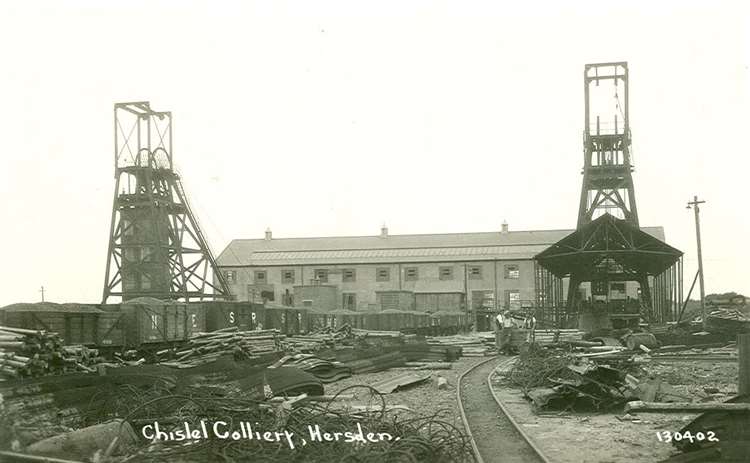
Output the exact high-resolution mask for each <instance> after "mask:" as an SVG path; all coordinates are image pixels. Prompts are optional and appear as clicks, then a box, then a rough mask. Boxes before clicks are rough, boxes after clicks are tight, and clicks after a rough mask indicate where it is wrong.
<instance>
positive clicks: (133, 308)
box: [98, 297, 206, 348]
mask: <svg viewBox="0 0 750 463" xmlns="http://www.w3.org/2000/svg"><path fill="white" fill-rule="evenodd" d="M100 307H101V309H102V310H103V311H104V312H105V313H103V314H101V316H100V317H99V323H98V331H99V333H101V334H100V335H99V339H98V344H99V345H101V346H103V347H104V346H123V347H126V348H137V347H143V346H144V345H149V344H162V343H170V342H176V341H184V340H187V339H189V338H190V336H191V335H192V334H193V333H196V332H202V331H206V326H205V321H206V318H205V316H204V315H202V314H201V312H202V311H203V310H204V309H203V307H202V306H199V305H194V306H193V307H191V308H188V304H185V303H179V302H171V301H160V300H158V299H154V298H150V297H139V298H136V299H131V300H129V301H126V302H123V303H121V304H105V305H102V306H100Z"/></svg>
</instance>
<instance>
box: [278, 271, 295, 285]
mask: <svg viewBox="0 0 750 463" xmlns="http://www.w3.org/2000/svg"><path fill="white" fill-rule="evenodd" d="M281 282H282V283H286V284H293V283H294V270H282V271H281Z"/></svg>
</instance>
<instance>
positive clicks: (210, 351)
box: [156, 326, 284, 368]
mask: <svg viewBox="0 0 750 463" xmlns="http://www.w3.org/2000/svg"><path fill="white" fill-rule="evenodd" d="M283 338H284V336H282V335H280V334H279V330H276V329H273V330H256V331H239V329H238V328H237V327H236V326H234V327H231V328H224V329H221V330H217V331H213V332H211V333H197V334H196V335H195V336H193V337H191V338H190V340H189V341H187V343H185V344H184V345H183V346H182V347H181V348H179V349H165V350H162V351H159V352H157V353H156V355H157V359H158V360H160V363H161V364H162V365H167V366H172V367H177V368H188V367H193V366H197V365H202V364H204V363H208V362H212V361H214V360H216V359H217V358H219V357H221V356H222V355H227V354H233V355H235V356H236V357H241V358H246V359H257V358H260V357H261V356H262V355H264V354H268V353H271V352H278V351H280V350H281V349H282V340H283Z"/></svg>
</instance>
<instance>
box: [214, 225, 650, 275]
mask: <svg viewBox="0 0 750 463" xmlns="http://www.w3.org/2000/svg"><path fill="white" fill-rule="evenodd" d="M573 231H574V230H529V231H509V232H481V233H445V234H419V235H388V236H385V237H382V236H377V235H376V236H341V237H318V238H281V239H278V238H274V239H237V240H232V242H231V243H229V245H228V246H227V247H226V248H225V249H224V251H223V252H222V253H221V254H220V255H219V257H218V259H217V262H218V264H219V266H222V267H234V266H236V267H241V266H282V265H311V264H329V265H332V264H357V263H361V264H372V263H418V262H463V261H482V260H527V259H532V258H533V257H534V256H535V255H537V254H539V253H541V252H542V251H544V250H545V249H547V248H548V247H549V246H551V245H553V244H555V243H557V242H558V241H560V240H561V239H562V238H564V237H566V236H568V235H569V234H570V233H572V232H573ZM643 231H645V232H646V233H648V234H650V235H652V236H654V237H656V238H658V239H662V240H663V239H664V229H663V228H662V227H647V228H643Z"/></svg>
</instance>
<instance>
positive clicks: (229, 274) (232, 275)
mask: <svg viewBox="0 0 750 463" xmlns="http://www.w3.org/2000/svg"><path fill="white" fill-rule="evenodd" d="M224 278H225V279H226V280H227V283H229V284H232V283H236V282H237V272H236V271H234V270H227V271H226V272H224Z"/></svg>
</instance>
